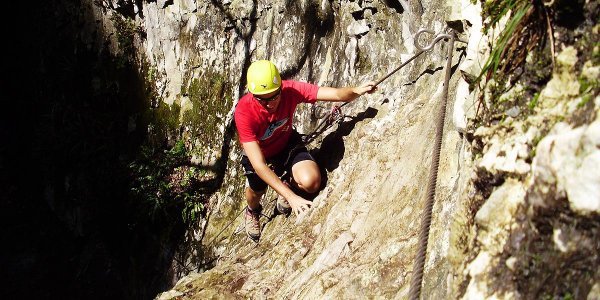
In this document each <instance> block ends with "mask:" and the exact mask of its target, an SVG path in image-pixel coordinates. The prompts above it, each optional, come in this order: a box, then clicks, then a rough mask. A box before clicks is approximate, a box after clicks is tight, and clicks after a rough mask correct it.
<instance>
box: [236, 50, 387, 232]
mask: <svg viewBox="0 0 600 300" xmlns="http://www.w3.org/2000/svg"><path fill="white" fill-rule="evenodd" d="M247 88H248V91H249V93H247V94H245V95H244V96H242V97H241V98H240V100H239V102H238V104H237V107H236V109H235V124H236V127H237V132H238V135H239V139H240V143H241V145H242V149H243V151H244V153H243V155H242V159H241V163H242V166H243V168H244V171H245V173H244V174H245V176H246V179H247V181H246V183H247V186H246V189H245V197H246V201H247V206H246V208H245V214H244V219H245V227H246V233H247V234H248V236H249V237H250V238H251V239H252V240H254V241H258V239H259V238H260V229H261V227H260V214H261V211H262V206H261V204H260V199H261V197H262V195H263V194H264V193H265V192H266V189H267V185H268V186H270V187H271V188H273V190H275V191H276V192H277V193H278V194H279V195H280V197H278V199H277V204H276V207H277V210H278V211H279V213H281V214H285V215H287V214H289V213H290V212H291V211H293V212H295V213H296V214H297V215H298V214H300V213H302V212H304V211H306V210H307V209H309V207H310V206H311V205H312V202H311V201H309V200H306V199H304V198H302V197H301V196H299V195H297V194H296V193H294V191H293V190H292V189H296V190H298V191H304V192H306V193H308V194H312V193H316V192H317V191H319V188H320V185H321V173H320V170H319V167H318V166H317V163H316V162H315V160H314V158H313V157H312V156H311V155H310V153H309V152H308V150H307V149H306V147H304V145H302V144H301V143H302V140H301V137H300V135H299V134H298V133H297V132H296V131H295V130H294V129H293V127H292V123H293V117H294V112H295V110H296V106H297V105H298V104H299V103H315V102H316V101H342V102H350V101H352V100H354V99H356V98H358V97H359V96H361V95H363V94H365V93H372V92H373V91H374V90H375V88H376V87H375V85H374V83H373V82H368V83H365V84H363V85H361V86H357V87H342V88H333V87H319V86H316V85H313V84H310V83H305V82H299V81H292V80H283V81H282V80H281V77H280V75H279V71H278V70H277V67H276V66H275V64H273V63H272V62H271V61H269V60H259V61H255V62H254V63H252V64H251V65H250V67H249V68H248V73H247ZM290 152H292V153H290ZM286 171H287V173H288V174H291V176H290V178H289V180H285V182H284V181H282V180H281V179H280V178H279V176H281V175H282V174H284V173H285V172H286ZM290 171H291V172H290Z"/></svg>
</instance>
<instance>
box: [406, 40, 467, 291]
mask: <svg viewBox="0 0 600 300" xmlns="http://www.w3.org/2000/svg"><path fill="white" fill-rule="evenodd" d="M419 32H429V33H433V32H431V31H428V30H421V31H419ZM441 40H449V42H448V58H447V60H446V74H445V77H444V89H443V92H442V103H441V107H440V110H439V112H438V117H437V122H436V132H435V144H434V147H433V154H432V158H431V168H430V170H429V182H428V184H427V200H426V202H425V209H424V213H423V216H422V219H421V227H420V231H419V243H418V246H419V249H418V250H417V255H416V257H415V261H414V264H413V275H412V279H411V282H410V289H409V293H408V297H409V299H411V300H414V299H419V297H420V295H421V286H422V284H423V267H424V265H425V256H426V255H427V242H428V241H427V240H428V239H429V228H430V227H431V212H432V209H433V203H434V196H435V190H436V184H437V176H438V168H439V163H440V151H441V148H442V137H443V133H444V120H445V118H446V105H447V102H448V85H449V83H450V75H451V73H450V72H451V70H452V53H453V52H454V42H457V41H458V42H462V43H465V42H464V41H461V40H459V39H457V37H456V34H455V33H454V31H451V32H450V33H449V34H438V35H437V36H436V38H435V39H434V40H433V42H432V43H431V45H429V49H431V47H433V45H434V44H435V43H437V42H439V41H441ZM415 46H416V47H417V48H420V47H419V45H418V43H416V45H415ZM424 49H425V48H420V50H421V51H423V50H424Z"/></svg>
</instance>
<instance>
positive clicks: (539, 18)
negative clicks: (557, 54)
mask: <svg viewBox="0 0 600 300" xmlns="http://www.w3.org/2000/svg"><path fill="white" fill-rule="evenodd" d="M482 2H483V8H484V12H483V15H484V17H487V20H488V22H486V24H485V25H486V26H484V33H485V34H488V33H489V31H490V29H494V28H496V27H497V26H498V25H499V23H500V21H501V20H502V19H503V18H505V17H506V16H508V18H509V19H508V21H507V22H506V25H505V27H504V29H503V30H502V32H501V33H500V35H499V37H498V39H497V41H496V42H495V44H494V45H493V47H492V51H491V53H490V56H489V58H488V60H487V61H486V62H485V64H484V66H483V68H482V70H481V73H480V74H479V76H478V77H477V80H478V81H480V80H481V78H482V77H483V76H485V77H486V80H487V81H489V80H490V79H491V78H498V77H503V76H505V75H507V74H510V73H512V72H513V71H515V70H516V69H517V68H519V67H520V66H521V65H522V64H523V62H524V61H525V58H526V57H527V54H528V53H529V52H530V51H532V50H533V49H534V48H536V47H543V46H544V42H545V38H546V32H547V30H548V29H551V27H550V21H549V15H548V13H547V10H546V7H545V6H544V3H543V2H542V1H540V0H534V1H529V0H493V1H482ZM549 36H550V38H552V37H551V35H549Z"/></svg>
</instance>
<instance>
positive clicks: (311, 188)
mask: <svg viewBox="0 0 600 300" xmlns="http://www.w3.org/2000/svg"><path fill="white" fill-rule="evenodd" d="M298 177H299V178H296V179H297V180H296V184H298V187H299V188H300V189H302V190H304V191H305V192H307V193H316V192H318V191H319V188H320V187H321V176H320V174H316V175H315V174H312V175H311V174H303V176H298Z"/></svg>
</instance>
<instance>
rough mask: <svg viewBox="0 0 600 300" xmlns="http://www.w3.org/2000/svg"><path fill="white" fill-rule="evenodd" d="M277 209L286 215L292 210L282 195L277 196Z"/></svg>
mask: <svg viewBox="0 0 600 300" xmlns="http://www.w3.org/2000/svg"><path fill="white" fill-rule="evenodd" d="M276 207H277V211H278V212H279V213H280V214H282V215H287V214H289V213H291V212H292V207H291V206H290V203H289V202H288V201H287V200H285V198H283V197H282V196H279V197H277V205H276Z"/></svg>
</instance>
